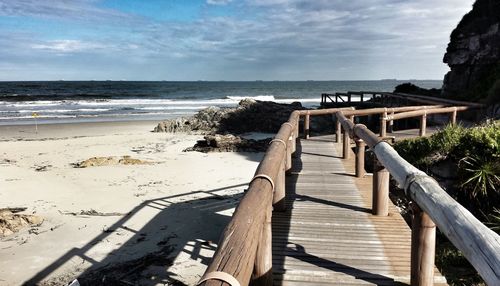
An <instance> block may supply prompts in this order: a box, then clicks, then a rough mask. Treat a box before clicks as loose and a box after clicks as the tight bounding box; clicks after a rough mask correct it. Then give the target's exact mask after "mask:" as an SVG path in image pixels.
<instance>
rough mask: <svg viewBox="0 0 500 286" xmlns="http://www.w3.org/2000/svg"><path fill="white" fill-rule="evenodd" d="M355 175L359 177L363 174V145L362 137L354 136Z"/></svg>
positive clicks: (364, 145)
mask: <svg viewBox="0 0 500 286" xmlns="http://www.w3.org/2000/svg"><path fill="white" fill-rule="evenodd" d="M355 141H356V177H357V178H361V177H364V175H365V147H366V144H365V142H364V141H363V140H362V139H359V138H356V140H355Z"/></svg>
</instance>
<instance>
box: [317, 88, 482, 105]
mask: <svg viewBox="0 0 500 286" xmlns="http://www.w3.org/2000/svg"><path fill="white" fill-rule="evenodd" d="M352 95H356V96H359V101H352ZM394 99H399V100H401V101H403V103H404V105H408V104H409V102H414V103H420V104H434V105H437V104H443V105H454V106H469V107H475V108H483V107H484V105H483V104H480V103H475V102H467V101H458V100H451V99H446V98H439V97H433V96H425V95H416V94H408V93H392V92H379V91H348V92H336V93H323V94H321V105H325V104H328V103H364V102H367V101H371V102H373V103H382V104H383V105H385V103H388V102H389V101H390V100H394Z"/></svg>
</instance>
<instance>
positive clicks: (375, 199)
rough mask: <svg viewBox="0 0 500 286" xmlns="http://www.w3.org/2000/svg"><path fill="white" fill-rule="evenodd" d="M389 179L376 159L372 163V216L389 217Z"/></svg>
mask: <svg viewBox="0 0 500 286" xmlns="http://www.w3.org/2000/svg"><path fill="white" fill-rule="evenodd" d="M389 178H390V174H389V172H388V171H387V169H386V168H385V167H384V165H382V164H380V163H379V161H378V160H377V158H375V159H374V162H373V195H372V214H374V215H376V216H387V215H389Z"/></svg>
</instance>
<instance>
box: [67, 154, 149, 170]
mask: <svg viewBox="0 0 500 286" xmlns="http://www.w3.org/2000/svg"><path fill="white" fill-rule="evenodd" d="M147 164H151V162H149V161H143V160H140V159H135V158H132V157H130V156H122V157H115V156H109V157H92V158H89V159H87V160H84V161H81V162H78V163H75V164H73V166H74V167H75V168H87V167H98V166H112V165H147Z"/></svg>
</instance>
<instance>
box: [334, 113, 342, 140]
mask: <svg viewBox="0 0 500 286" xmlns="http://www.w3.org/2000/svg"><path fill="white" fill-rule="evenodd" d="M341 135H342V125H341V124H340V120H339V119H338V118H337V121H336V122H335V141H336V142H337V143H340V137H341Z"/></svg>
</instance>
